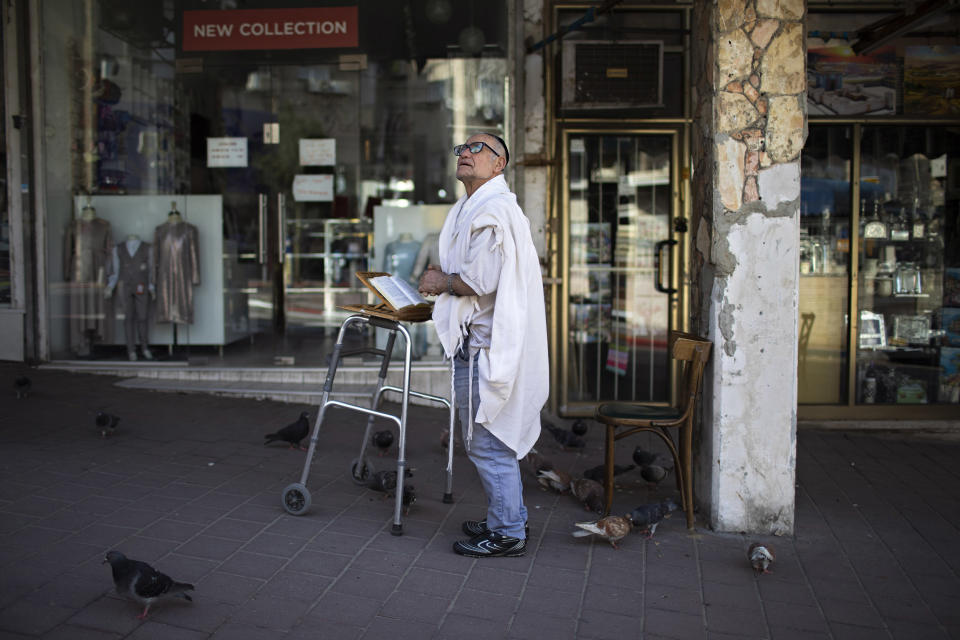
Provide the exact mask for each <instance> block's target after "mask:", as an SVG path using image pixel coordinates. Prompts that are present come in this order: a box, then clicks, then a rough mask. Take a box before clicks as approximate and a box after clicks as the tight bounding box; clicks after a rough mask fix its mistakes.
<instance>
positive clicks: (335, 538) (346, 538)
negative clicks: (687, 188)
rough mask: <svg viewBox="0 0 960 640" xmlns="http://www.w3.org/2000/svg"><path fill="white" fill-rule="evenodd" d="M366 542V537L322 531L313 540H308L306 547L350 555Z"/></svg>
mask: <svg viewBox="0 0 960 640" xmlns="http://www.w3.org/2000/svg"><path fill="white" fill-rule="evenodd" d="M366 542H367V538H363V537H360V536H353V535H346V534H343V533H332V532H328V531H323V532H322V533H320V534H319V535H317V537H315V538H314V539H313V540H311V541H310V542H308V543H307V546H306V548H307V549H310V550H313V551H323V552H326V553H342V554H345V555H351V556H352V555H354V554H356V553H357V551H359V550H360V549H361V548H362V547H363V546H364V545H365V544H366Z"/></svg>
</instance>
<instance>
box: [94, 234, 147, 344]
mask: <svg viewBox="0 0 960 640" xmlns="http://www.w3.org/2000/svg"><path fill="white" fill-rule="evenodd" d="M112 258H113V269H112V271H111V273H110V278H109V279H108V280H107V291H106V295H107V296H108V297H109V296H111V295H112V294H113V291H114V289H116V291H117V299H118V300H119V304H120V306H121V308H122V309H123V329H124V334H125V336H126V340H127V357H128V358H129V359H130V360H131V361H132V360H136V359H137V351H136V345H137V344H140V351H141V353H142V354H143V357H144V358H146V359H147V360H153V354H152V353H151V352H150V349H149V348H148V346H147V344H148V342H149V341H148V340H147V327H148V319H149V317H150V316H149V310H150V301H149V298H152V297H155V295H156V288H155V287H154V283H153V277H154V275H153V274H154V264H153V260H154V256H153V250H152V248H151V246H150V243H149V242H143V241H142V240H140V238H139V237H137V236H134V235H131V236H127V239H126V240H124V241H123V242H121V243H119V244H117V245H116V246H115V247H113V256H112Z"/></svg>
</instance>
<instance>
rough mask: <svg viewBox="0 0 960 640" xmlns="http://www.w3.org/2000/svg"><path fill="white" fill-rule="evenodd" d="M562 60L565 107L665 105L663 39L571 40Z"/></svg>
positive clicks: (565, 48) (565, 47)
mask: <svg viewBox="0 0 960 640" xmlns="http://www.w3.org/2000/svg"><path fill="white" fill-rule="evenodd" d="M563 63H564V64H563V96H562V99H563V100H562V101H563V106H564V107H565V108H568V109H570V108H573V109H591V108H630V107H657V106H661V105H662V87H663V82H662V75H663V74H662V72H663V43H662V42H659V41H644V42H595V41H571V42H569V43H565V45H564V52H563Z"/></svg>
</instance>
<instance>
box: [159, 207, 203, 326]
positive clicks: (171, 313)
mask: <svg viewBox="0 0 960 640" xmlns="http://www.w3.org/2000/svg"><path fill="white" fill-rule="evenodd" d="M171 218H173V216H171ZM176 218H177V219H178V218H179V216H176ZM177 219H174V220H171V221H169V222H165V223H163V224H161V225H159V226H158V227H157V228H156V230H155V231H154V236H153V246H154V251H155V252H156V265H157V281H156V286H157V317H156V320H157V322H176V323H179V324H192V323H193V288H194V287H196V286H198V285H199V284H200V256H199V251H200V245H199V236H198V232H197V228H196V227H195V226H194V225H192V224H189V223H187V222H183V221H182V220H177Z"/></svg>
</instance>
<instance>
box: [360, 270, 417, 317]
mask: <svg viewBox="0 0 960 640" xmlns="http://www.w3.org/2000/svg"><path fill="white" fill-rule="evenodd" d="M370 284H372V285H373V286H374V287H376V288H377V291H378V292H380V295H382V296H383V299H384V300H386V301H387V302H389V303H390V306H392V307H393V308H394V309H402V308H403V307H409V306H411V305H417V304H420V303H424V304H427V301H426V300H424V299H423V297H422V296H421V295H420V294H419V293H417V291H416V289H414V288H413V287H411V286H410V285H409V284H408V283H406V282H404V281H403V280H401V279H400V278H396V277H394V276H377V277H376V278H370Z"/></svg>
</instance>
